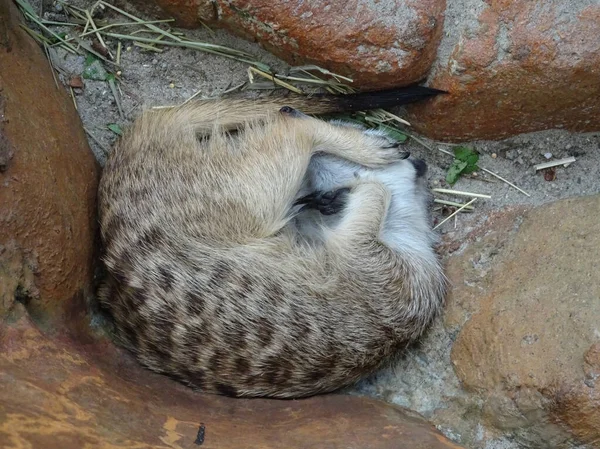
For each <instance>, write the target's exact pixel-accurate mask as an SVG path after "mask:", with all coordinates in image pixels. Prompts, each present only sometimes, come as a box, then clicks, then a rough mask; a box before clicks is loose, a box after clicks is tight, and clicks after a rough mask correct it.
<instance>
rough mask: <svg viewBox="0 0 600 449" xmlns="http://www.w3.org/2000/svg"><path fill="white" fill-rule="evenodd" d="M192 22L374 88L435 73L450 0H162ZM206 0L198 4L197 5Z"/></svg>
mask: <svg viewBox="0 0 600 449" xmlns="http://www.w3.org/2000/svg"><path fill="white" fill-rule="evenodd" d="M156 3H158V4H159V5H160V6H161V7H162V8H163V9H164V10H165V11H166V12H167V15H171V16H174V17H176V18H179V19H180V23H183V24H185V25H188V26H189V25H194V24H197V21H198V18H200V19H201V20H203V21H204V22H207V23H209V24H214V25H218V26H222V27H225V28H227V29H229V30H230V31H232V32H233V33H236V34H239V35H241V36H243V37H245V38H247V39H250V40H255V41H257V42H259V43H260V44H261V45H262V46H264V47H265V48H266V49H267V50H269V51H270V52H272V53H273V54H275V55H277V56H278V57H280V58H282V59H283V60H285V61H287V62H288V63H290V64H292V65H304V64H317V65H319V66H321V67H324V68H327V69H329V70H331V71H333V72H336V73H339V74H341V75H347V76H351V77H352V78H353V79H354V84H353V85H355V86H356V87H363V88H366V89H376V88H385V87H392V86H402V85H406V84H410V83H413V82H416V81H419V80H421V79H422V78H424V77H425V75H426V74H427V72H428V70H429V68H430V66H431V64H432V63H433V60H434V58H435V55H436V52H437V46H438V43H439V41H440V38H441V33H442V24H443V11H444V8H445V6H446V1H445V0H421V1H415V0H382V1H375V2H373V1H369V0H350V1H345V2H321V1H318V2H308V1H303V0H292V1H281V0H279V1H273V0H252V1H248V0H245V1H244V0H234V1H221V0H218V1H199V2H190V1H188V0H156ZM196 4H198V6H195V5H196Z"/></svg>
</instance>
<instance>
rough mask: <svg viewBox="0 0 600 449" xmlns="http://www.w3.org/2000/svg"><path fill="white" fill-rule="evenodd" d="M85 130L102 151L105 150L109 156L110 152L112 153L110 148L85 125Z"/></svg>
mask: <svg viewBox="0 0 600 449" xmlns="http://www.w3.org/2000/svg"><path fill="white" fill-rule="evenodd" d="M83 130H84V131H85V132H86V134H87V135H88V136H90V139H92V140H93V141H94V142H95V143H96V145H98V146H99V147H100V149H101V150H102V151H104V154H105V155H106V156H108V153H110V150H109V149H108V148H106V147H105V146H104V145H103V144H102V143H101V142H100V141H99V140H98V139H96V136H94V135H93V134H92V133H91V132H90V131H89V130H88V129H87V128H86V127H85V126H84V127H83Z"/></svg>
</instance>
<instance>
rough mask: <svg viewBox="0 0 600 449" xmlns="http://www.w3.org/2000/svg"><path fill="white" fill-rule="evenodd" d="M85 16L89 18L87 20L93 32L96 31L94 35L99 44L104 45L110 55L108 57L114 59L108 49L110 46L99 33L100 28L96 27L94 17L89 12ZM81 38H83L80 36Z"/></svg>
mask: <svg viewBox="0 0 600 449" xmlns="http://www.w3.org/2000/svg"><path fill="white" fill-rule="evenodd" d="M85 15H86V17H87V19H88V21H89V23H90V26H91V27H92V31H94V34H95V35H96V37H97V38H98V42H100V45H102V47H104V49H105V50H106V52H107V53H108V56H110V57H111V59H114V56H113V55H112V53H111V52H110V49H109V48H108V46H107V45H106V43H105V42H104V39H102V35H101V34H100V33H99V32H98V27H97V26H96V23H95V22H94V19H93V18H92V15H91V14H90V12H89V11H87V10H86V11H85ZM79 37H81V36H79Z"/></svg>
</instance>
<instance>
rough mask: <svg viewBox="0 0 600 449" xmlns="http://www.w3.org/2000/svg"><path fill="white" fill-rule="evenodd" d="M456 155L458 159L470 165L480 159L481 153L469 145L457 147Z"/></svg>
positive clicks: (455, 149)
mask: <svg viewBox="0 0 600 449" xmlns="http://www.w3.org/2000/svg"><path fill="white" fill-rule="evenodd" d="M454 157H456V159H458V160H459V161H462V162H466V163H467V164H469V165H475V164H477V161H478V160H479V154H477V152H476V151H474V150H473V149H471V148H468V147H455V148H454Z"/></svg>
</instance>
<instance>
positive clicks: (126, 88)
mask: <svg viewBox="0 0 600 449" xmlns="http://www.w3.org/2000/svg"><path fill="white" fill-rule="evenodd" d="M44 3H45V4H44V11H45V13H46V16H47V17H49V18H53V15H54V14H56V13H59V14H60V7H58V8H57V7H56V6H53V5H52V4H46V3H47V2H44ZM32 4H33V5H34V7H35V8H38V11H39V8H40V3H39V2H37V3H36V2H32ZM72 4H75V5H78V6H81V7H85V8H87V7H89V6H91V5H92V4H93V1H89V0H74V1H73V2H72ZM130 11H132V12H134V10H132V9H130ZM136 14H139V13H136ZM139 15H140V16H141V14H139ZM108 17H110V15H109V16H108ZM65 31H68V30H65ZM179 31H182V32H184V33H185V34H186V35H187V36H188V37H191V38H193V39H195V40H199V41H205V42H211V43H215V44H220V45H225V46H228V47H232V48H236V49H240V50H244V51H247V52H249V53H251V54H253V55H256V57H257V59H258V60H260V61H263V62H265V63H267V64H268V65H270V66H271V67H273V68H274V69H276V70H280V71H281V70H285V68H286V67H287V66H286V64H285V63H283V62H282V61H280V60H278V59H277V58H275V57H273V56H272V55H270V54H269V53H267V52H265V51H264V50H262V49H261V48H260V47H259V46H257V45H256V44H253V43H250V42H247V41H244V40H242V39H239V38H237V37H234V36H232V35H230V34H228V33H227V32H224V31H219V30H216V31H215V32H214V34H211V33H209V32H208V31H207V30H195V31H190V30H179ZM107 44H108V45H109V46H112V48H113V49H114V48H115V47H116V42H110V41H107ZM52 60H53V63H54V65H55V66H57V67H59V68H60V69H61V71H62V72H63V74H62V75H61V76H60V78H61V79H62V80H64V81H68V78H69V77H71V76H77V75H80V74H81V73H82V71H83V69H84V57H82V56H73V55H70V54H67V53H66V52H64V51H61V50H58V51H56V52H53V54H52ZM121 64H122V74H121V76H120V79H121V82H120V83H119V84H120V89H121V92H122V96H121V98H122V105H123V108H122V109H123V111H124V117H120V116H119V112H118V109H117V106H116V104H115V101H114V97H113V95H112V93H111V91H110V89H109V86H108V84H107V83H106V82H104V81H93V80H88V79H86V80H84V82H85V87H84V88H83V89H74V94H75V101H76V103H77V108H78V111H79V113H80V116H81V119H82V122H83V125H84V127H85V128H86V130H87V131H88V132H89V134H91V135H93V136H94V138H93V139H90V146H91V147H92V149H93V151H94V153H95V155H96V157H97V158H98V160H99V161H100V163H101V164H102V163H103V162H104V160H105V158H106V152H107V151H110V148H111V146H112V144H113V142H114V140H115V139H116V135H115V134H114V133H113V132H112V131H110V130H109V129H108V128H107V125H108V124H111V123H118V124H119V125H120V126H122V127H124V126H126V125H127V124H128V123H130V121H131V120H132V119H133V118H135V116H136V115H137V114H139V112H140V111H141V110H142V109H143V108H146V107H151V106H158V105H171V104H177V103H181V102H183V101H185V100H186V99H188V98H189V97H190V96H192V95H194V94H196V93H198V92H200V93H199V95H198V98H206V97H214V96H218V95H220V94H221V93H223V92H224V91H226V90H227V89H228V88H230V87H232V86H236V85H239V84H241V83H243V82H244V81H246V80H247V76H248V75H247V68H248V65H247V64H245V63H241V62H237V61H234V60H230V59H226V58H223V57H221V56H216V55H211V54H207V53H201V52H198V51H194V50H188V49H180V48H165V49H164V50H163V51H162V52H161V53H155V52H150V51H146V50H143V49H141V48H138V47H136V46H133V45H131V46H128V45H127V43H124V47H123V52H122V56H121ZM408 130H409V131H410V129H409V128H408ZM424 140H425V142H426V143H427V145H428V146H429V147H430V148H431V149H433V151H431V149H427V148H425V147H424V146H423V145H421V144H419V143H416V142H415V141H413V140H410V141H409V142H408V143H407V144H406V146H407V147H408V148H409V149H410V151H411V153H412V154H414V155H415V156H417V157H420V158H423V159H425V160H426V161H427V163H428V165H429V167H430V170H429V179H430V183H431V186H432V187H439V188H448V187H449V186H448V185H447V184H446V182H445V180H444V178H445V173H446V171H447V169H448V167H449V165H450V164H451V162H452V157H450V156H448V155H446V154H443V153H442V152H440V151H438V150H437V149H438V148H444V149H451V148H450V147H449V146H447V145H443V144H439V143H436V142H432V141H429V140H427V139H424ZM469 145H470V146H472V147H473V148H475V149H476V150H477V151H478V152H480V153H481V157H480V163H479V165H480V166H481V167H485V168H487V169H488V170H491V171H493V172H495V173H497V174H499V175H500V176H502V177H504V178H506V179H508V180H510V181H511V182H512V183H514V184H516V185H517V186H519V187H520V188H522V189H523V190H525V191H526V192H528V193H529V195H530V197H527V196H526V195H524V194H523V193H520V192H519V191H517V190H516V189H514V188H512V187H510V186H508V185H507V184H505V183H503V182H501V181H499V180H497V179H495V178H494V177H493V176H491V175H488V174H486V173H484V172H479V173H478V176H476V177H469V178H461V179H460V180H459V181H458V183H457V184H455V185H454V188H455V189H458V190H465V191H470V192H476V193H483V194H488V195H491V196H492V199H487V200H478V201H477V203H476V204H475V205H476V209H475V211H474V212H473V213H468V214H459V217H458V219H456V220H455V219H452V220H451V221H449V222H447V223H446V224H444V225H443V226H442V232H444V233H451V235H450V236H449V237H456V238H460V237H461V236H462V235H464V233H465V232H468V231H469V230H470V229H471V227H472V226H474V225H476V223H478V222H480V221H481V220H482V219H483V218H485V216H486V215H487V212H488V211H490V210H492V209H498V208H501V207H503V206H507V205H515V204H533V205H539V204H543V203H545V202H549V201H553V200H557V199H561V198H566V197H572V196H579V195H589V194H593V193H598V192H600V182H598V178H599V177H600V164H599V162H600V151H598V150H599V147H600V133H595V134H571V133H567V132H564V131H560V130H553V131H545V132H538V133H532V134H526V135H521V136H517V137H514V138H511V139H507V140H504V141H500V142H488V141H480V142H472V143H470V144H469ZM550 155H551V156H550ZM548 156H550V158H549V159H548ZM568 156H575V157H576V159H577V161H576V162H575V163H574V164H572V165H570V166H569V167H567V168H564V167H559V168H557V170H556V178H555V180H553V181H547V180H545V179H544V176H543V173H542V172H537V173H536V172H535V170H534V168H533V167H534V165H535V164H539V163H542V162H547V161H552V160H555V159H560V158H564V157H568ZM439 198H442V199H450V200H452V199H454V200H457V199H459V200H460V198H451V197H447V196H443V195H440V196H439ZM443 213H446V214H447V213H448V211H447V210H444V211H442V210H437V211H436V212H435V214H436V219H437V220H438V221H439V220H440V219H442V218H443V215H442V214H443Z"/></svg>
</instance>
